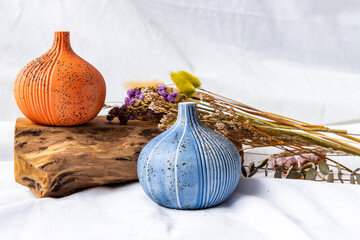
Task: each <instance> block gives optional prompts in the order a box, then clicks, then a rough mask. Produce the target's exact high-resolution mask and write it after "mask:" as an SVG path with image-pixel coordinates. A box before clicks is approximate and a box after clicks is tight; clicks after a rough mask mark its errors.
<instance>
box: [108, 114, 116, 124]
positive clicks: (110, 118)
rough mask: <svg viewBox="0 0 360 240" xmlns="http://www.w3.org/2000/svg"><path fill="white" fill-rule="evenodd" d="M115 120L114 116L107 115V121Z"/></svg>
mask: <svg viewBox="0 0 360 240" xmlns="http://www.w3.org/2000/svg"><path fill="white" fill-rule="evenodd" d="M113 119H114V116H112V115H109V114H108V115H106V120H108V121H110V122H111V121H112V120H113Z"/></svg>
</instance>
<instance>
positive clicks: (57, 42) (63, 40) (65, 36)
mask: <svg viewBox="0 0 360 240" xmlns="http://www.w3.org/2000/svg"><path fill="white" fill-rule="evenodd" d="M52 47H53V48H55V49H62V50H72V49H71V45H70V32H66V31H60V32H55V35H54V43H53V46H52Z"/></svg>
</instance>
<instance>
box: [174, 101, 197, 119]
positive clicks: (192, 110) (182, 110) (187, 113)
mask: <svg viewBox="0 0 360 240" xmlns="http://www.w3.org/2000/svg"><path fill="white" fill-rule="evenodd" d="M176 122H184V123H185V122H187V123H190V124H201V121H200V119H199V116H198V112H197V108H196V103H194V102H184V103H179V105H178V116H177V120H176Z"/></svg>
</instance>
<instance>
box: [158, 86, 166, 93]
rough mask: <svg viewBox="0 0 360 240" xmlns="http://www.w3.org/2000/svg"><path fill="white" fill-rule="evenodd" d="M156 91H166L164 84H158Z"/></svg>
mask: <svg viewBox="0 0 360 240" xmlns="http://www.w3.org/2000/svg"><path fill="white" fill-rule="evenodd" d="M158 91H159V92H160V91H166V86H165V85H159V86H158Z"/></svg>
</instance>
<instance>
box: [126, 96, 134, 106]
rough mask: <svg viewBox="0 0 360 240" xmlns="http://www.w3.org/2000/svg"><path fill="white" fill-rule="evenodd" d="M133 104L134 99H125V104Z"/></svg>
mask: <svg viewBox="0 0 360 240" xmlns="http://www.w3.org/2000/svg"><path fill="white" fill-rule="evenodd" d="M134 102H135V98H129V97H126V98H125V104H129V105H133V104H134Z"/></svg>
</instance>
